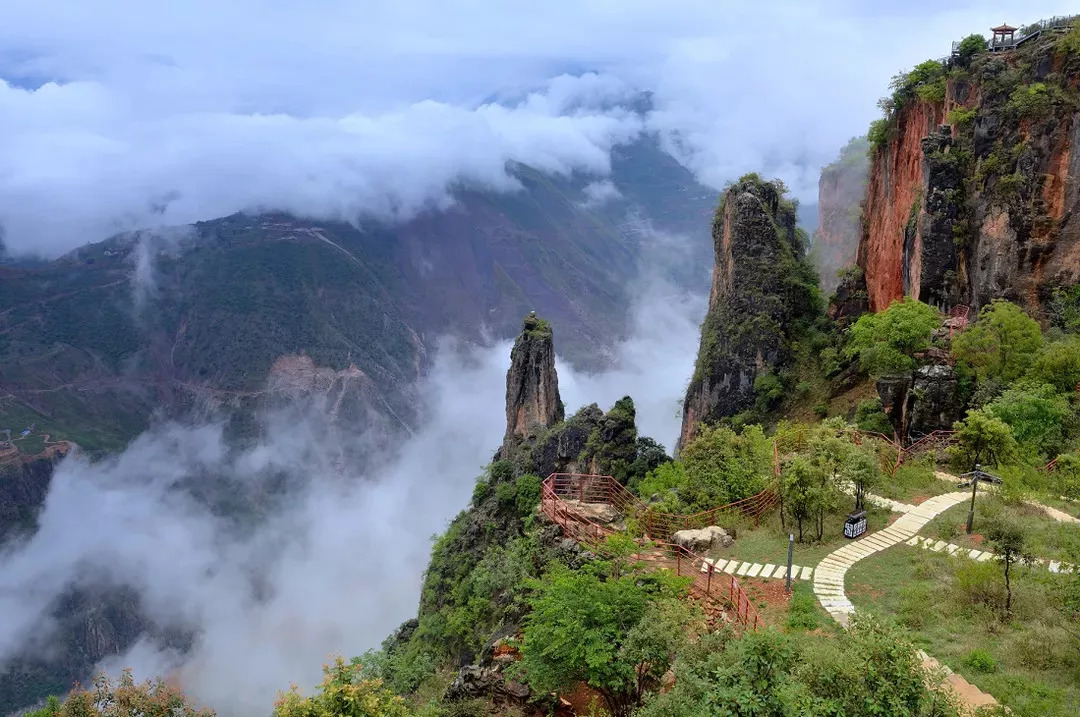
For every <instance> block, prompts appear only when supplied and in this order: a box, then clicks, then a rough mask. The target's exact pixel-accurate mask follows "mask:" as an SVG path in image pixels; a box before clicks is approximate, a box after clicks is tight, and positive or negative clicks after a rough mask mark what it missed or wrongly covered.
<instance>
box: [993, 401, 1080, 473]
mask: <svg viewBox="0 0 1080 717" xmlns="http://www.w3.org/2000/svg"><path fill="white" fill-rule="evenodd" d="M986 410H988V411H989V412H990V413H991V414H993V415H994V416H996V417H998V418H1000V419H1001V420H1002V421H1004V422H1005V423H1007V424H1008V425H1009V428H1010V429H1012V434H1013V437H1014V438H1016V441H1017V443H1018V444H1019V445H1020V447H1021V448H1022V449H1023V450H1024V452H1025V454H1027V455H1029V456H1036V455H1037V456H1042V457H1046V456H1050V455H1056V454H1057V452H1058V451H1059V450H1060V449H1061V447H1062V443H1063V441H1064V439H1065V435H1066V433H1067V432H1068V431H1069V429H1070V428H1071V427H1072V424H1073V423H1074V418H1075V417H1074V414H1073V410H1072V407H1071V406H1070V405H1069V401H1068V399H1066V398H1065V397H1064V396H1062V395H1060V394H1058V393H1057V392H1056V391H1055V390H1054V387H1053V386H1050V385H1049V384H1045V383H1021V384H1014V385H1013V387H1012V388H1009V389H1007V390H1006V391H1005V392H1004V393H1002V394H1001V395H1000V396H998V397H997V398H995V399H994V400H993V401H991V402H990V403H989V404H987V406H986Z"/></svg>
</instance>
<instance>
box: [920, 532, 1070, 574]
mask: <svg viewBox="0 0 1080 717" xmlns="http://www.w3.org/2000/svg"><path fill="white" fill-rule="evenodd" d="M906 542H907V544H908V545H914V546H917V547H920V548H922V549H923V550H932V551H934V552H935V553H940V552H943V551H944V552H945V553H947V554H949V555H958V556H966V557H968V558H971V559H972V560H978V561H979V562H980V563H985V562H986V561H987V560H992V559H993V557H994V553H993V551H990V550H985V551H983V550H969V549H967V548H962V547H960V546H959V545H955V544H953V543H946V542H945V541H944V540H934V539H933V538H924V537H922V536H921V535H916V536H915V537H914V538H912V539H911V540H908V541H906ZM1033 565H1038V566H1039V567H1045V568H1046V569H1047V570H1049V571H1050V572H1052V573H1071V572H1073V571H1074V570H1075V569H1076V568H1075V566H1073V565H1071V564H1069V563H1063V562H1061V561H1060V560H1047V559H1046V558H1036V559H1035V562H1034V563H1033Z"/></svg>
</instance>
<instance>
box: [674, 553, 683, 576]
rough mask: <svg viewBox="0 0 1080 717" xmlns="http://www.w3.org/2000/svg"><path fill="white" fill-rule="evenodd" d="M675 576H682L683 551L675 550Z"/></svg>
mask: <svg viewBox="0 0 1080 717" xmlns="http://www.w3.org/2000/svg"><path fill="white" fill-rule="evenodd" d="M675 574H676V575H682V551H681V550H679V549H678V548H676V549H675Z"/></svg>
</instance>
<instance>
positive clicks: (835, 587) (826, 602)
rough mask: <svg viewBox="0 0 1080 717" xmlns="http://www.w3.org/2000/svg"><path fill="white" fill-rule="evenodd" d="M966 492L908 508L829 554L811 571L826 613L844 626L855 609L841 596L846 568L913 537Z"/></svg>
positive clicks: (815, 592)
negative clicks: (883, 526)
mask: <svg viewBox="0 0 1080 717" xmlns="http://www.w3.org/2000/svg"><path fill="white" fill-rule="evenodd" d="M968 497H969V496H968V493H966V492H957V493H946V494H944V495H939V496H936V497H934V498H931V499H930V500H928V501H926V502H924V503H922V504H920V505H916V506H911V507H910V508H909V509H908V510H906V511H905V512H904V514H903V515H901V516H900V518H898V519H897V521H896V522H895V523H893V524H892V525H890V526H889V527H887V528H885V529H884V530H878V531H876V532H873V533H871V534H869V535H868V536H866V537H865V538H862V539H860V540H856V541H855V542H853V543H848V544H847V545H845V546H844V547H842V548H839V549H838V550H834V551H833V552H831V553H829V554H828V555H827V556H825V558H824V559H823V560H822V561H821V562H820V563H818V565H817V567H816V568H814V594H815V595H817V599H818V602H820V603H821V606H822V607H823V608H825V610H826V612H828V613H829V614H830V615H832V616H833V618H834V619H835V620H836V621H837V622H839V623H840V624H841V625H843V626H844V627H847V624H848V618H850V617H851V613H853V612H855V607H854V606H853V605H852V604H851V601H850V600H848V597H847V595H846V594H845V593H844V577H845V576H846V575H847V571H848V569H849V568H850V567H851V566H852V565H854V564H855V563H857V562H859V561H860V560H862V559H863V558H868V557H870V556H871V555H873V554H874V553H877V552H879V551H882V550H884V549H885V548H890V547H892V546H894V545H896V544H897V543H902V542H904V541H905V540H910V539H911V538H913V537H915V534H916V533H918V532H919V530H921V529H922V528H923V526H925V525H926V524H927V523H929V522H930V521H931V520H933V519H934V518H935V517H937V516H938V515H940V514H941V513H943V512H944V511H946V510H948V509H949V508H951V507H953V506H954V505H957V504H959V503H963V502H964V500H966V499H967V498H968Z"/></svg>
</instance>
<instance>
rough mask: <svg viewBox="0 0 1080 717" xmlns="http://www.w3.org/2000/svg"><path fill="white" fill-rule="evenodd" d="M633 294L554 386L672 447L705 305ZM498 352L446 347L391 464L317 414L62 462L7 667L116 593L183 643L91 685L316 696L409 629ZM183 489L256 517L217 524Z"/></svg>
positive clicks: (0, 632) (230, 706)
mask: <svg viewBox="0 0 1080 717" xmlns="http://www.w3.org/2000/svg"><path fill="white" fill-rule="evenodd" d="M665 240H666V241H675V238H673V237H666V238H665ZM637 294H638V296H639V297H640V298H639V303H638V305H637V306H636V307H634V309H633V311H632V315H633V317H634V321H633V322H632V326H633V331H632V335H631V336H630V337H629V338H628V339H627V340H626V341H625V342H623V343H621V344H619V345H617V346H615V347H614V348H613V359H614V363H615V365H616V367H617V368H615V369H613V370H612V371H609V372H606V373H601V374H588V375H586V374H579V373H577V372H575V371H574V370H573V369H572V368H571V367H570V366H568V365H566V364H564V363H563V362H562V361H561V360H560V361H559V366H558V370H559V377H560V386H561V389H562V393H563V398H564V400H565V402H566V404H567V408H568V409H569V410H570V411H574V410H576V409H577V408H578V407H580V406H581V405H584V404H586V403H592V402H598V403H600V404H601V405H602V406H603V407H604V408H605V409H606V408H608V407H610V405H611V404H612V403H614V401H615V400H616V399H618V398H620V397H621V396H623V395H627V394H629V395H631V396H633V397H634V399H635V401H636V403H637V407H638V422H639V426H640V428H641V430H642V432H643V433H646V434H648V435H652V436H654V437H656V438H658V439H660V440H661V441H663V442H665V443H666V444H667V445H668V446H669V447H670V442H671V441H673V440H674V438H675V436H676V434H677V431H678V420H679V419H678V400H679V399H680V398H681V395H682V392H683V390H684V386H685V380H686V377H687V376H688V375H689V369H690V366H691V364H692V361H693V355H694V351H695V349H696V342H697V330H698V321H699V319H700V317H701V315H702V313H703V311H704V303H705V302H704V298H703V297H693V296H688V295H684V294H682V293H681V292H679V291H678V290H675V289H671V288H670V287H666V286H665V285H663V284H662V283H660V282H654V283H652V284H650V285H649V286H647V287H644V288H642V290H641V291H639V292H637ZM557 340H558V339H557V331H556V342H557ZM509 354H510V344H509V343H508V342H499V343H495V344H493V345H490V346H484V347H481V346H472V345H461V344H459V343H456V342H454V341H452V340H446V341H443V342H442V343H441V344H440V345H439V348H438V350H437V352H436V359H435V361H434V363H433V367H432V370H431V372H430V374H429V375H428V376H427V377H426V378H425V379H424V383H423V386H422V387H421V390H420V394H421V395H423V396H425V397H426V400H427V403H426V406H425V416H426V420H425V422H424V423H423V425H422V426H420V427H419V429H418V430H417V431H416V433H415V435H413V436H412V437H410V438H408V439H404V440H403V443H402V445H401V446H400V451H399V452H398V453H397V454H396V456H394V457H393V458H392V459H391V460H389V461H388V462H387V463H385V464H379V465H365V466H357V465H351V464H349V463H347V462H346V463H345V464H344V465H343V464H342V460H341V455H342V451H341V450H340V448H341V446H342V445H343V444H349V443H355V442H357V441H362V440H363V435H362V434H361V433H354V432H350V431H347V430H344V429H341V428H339V427H335V426H333V425H329V424H327V422H326V421H325V420H323V418H322V417H321V414H320V413H319V411H318V406H314V407H312V410H311V411H310V412H306V413H298V412H297V411H296V410H295V409H294V410H289V411H286V412H282V413H278V414H273V415H270V416H266V417H264V426H265V437H264V438H263V439H261V440H260V441H259V443H258V444H257V445H254V446H251V447H248V448H245V449H243V450H237V449H234V448H230V447H229V446H228V445H227V443H226V441H225V439H224V438H223V433H222V426H220V425H217V424H208V425H198V426H191V425H183V424H179V423H168V424H163V425H159V426H157V427H155V428H154V429H152V430H150V431H148V432H147V433H146V434H144V435H142V436H141V437H139V438H138V439H137V440H135V441H134V442H133V443H132V444H131V445H130V446H129V447H128V449H127V450H126V451H124V453H122V454H120V455H118V456H115V457H112V458H108V459H106V460H103V461H100V462H96V463H92V462H89V461H88V460H87V459H85V458H84V457H82V456H79V455H72V456H69V457H68V458H67V459H65V460H64V461H63V462H62V463H61V464H60V465H59V466H58V468H57V470H56V473H55V475H54V477H53V481H52V485H51V488H50V491H49V494H48V497H47V499H46V503H45V506H44V509H43V511H42V514H41V516H40V528H39V530H38V531H37V533H36V534H35V535H34V536H33V537H32V538H31V539H30V540H29V541H28V542H26V543H24V544H21V545H19V546H15V547H13V548H12V549H10V550H8V551H7V552H3V553H0V614H2V615H4V620H3V621H0V669H2V668H3V664H4V662H5V661H6V660H7V659H9V658H10V657H12V656H13V655H15V654H18V653H19V652H21V651H24V650H27V649H35V650H45V649H47V648H48V646H49V644H50V635H51V628H52V627H55V626H54V625H52V622H51V617H50V614H51V609H52V608H53V604H54V600H55V599H56V598H57V597H58V596H60V595H61V594H63V593H64V592H65V591H66V590H69V589H70V588H72V587H73V586H77V587H83V588H86V587H103V586H105V587H107V586H126V587H128V588H130V589H132V590H134V592H135V593H136V594H137V595H138V596H139V601H140V605H141V608H142V610H143V611H144V612H145V614H146V615H147V616H148V617H149V618H150V619H152V620H153V621H154V622H155V623H156V624H158V625H160V626H174V627H179V628H181V629H183V630H186V631H189V632H192V633H193V634H194V635H195V639H194V643H193V645H192V647H191V649H190V650H189V651H187V652H186V653H185V654H179V653H177V652H175V651H172V650H170V649H164V648H163V647H162V646H161V645H159V644H156V643H155V642H154V641H153V640H152V639H151V638H149V637H146V638H144V639H142V640H141V641H140V642H138V643H137V644H135V645H134V646H133V647H132V648H131V649H130V650H129V651H128V652H127V653H126V654H124V655H120V656H116V657H113V658H109V659H107V660H105V661H104V662H103V663H102V665H101V667H102V668H105V669H108V670H110V671H114V672H115V671H118V670H119V669H120V668H122V667H132V668H134V670H135V673H136V677H138V678H142V677H150V676H153V675H159V674H160V675H169V676H171V677H173V678H175V679H176V680H177V681H178V682H179V683H180V684H181V685H182V686H183V687H184V689H185V690H186V691H187V692H189V694H190V695H191V696H192V697H194V698H195V699H197V700H199V701H200V702H202V703H203V704H206V705H209V706H212V707H214V708H215V709H217V710H218V713H219V714H229V715H237V716H238V717H248V716H249V715H251V716H254V715H263V714H266V713H267V712H268V711H269V709H270V706H271V704H272V702H273V699H274V696H275V695H276V693H277V691H279V690H284V689H287V688H288V686H289V684H290V683H292V682H296V683H299V684H301V685H303V686H305V687H311V686H312V685H314V684H315V683H317V682H318V678H319V670H320V665H321V664H322V663H323V662H324V661H325V659H326V657H327V655H328V654H330V653H332V652H341V653H343V654H346V655H356V654H360V653H362V652H363V651H364V650H366V649H368V648H371V647H377V646H378V644H379V643H380V642H381V641H382V640H383V639H384V638H385V637H386V636H387V635H388V634H389V632H390V631H391V630H392V629H393V628H395V627H396V626H397V625H398V624H400V623H401V622H402V621H403V620H405V619H407V618H409V617H412V616H414V615H415V611H416V606H417V603H418V598H419V590H420V583H421V579H422V573H423V570H424V568H425V567H426V565H427V560H428V557H429V551H430V547H431V544H430V536H431V535H432V534H434V533H438V532H441V531H442V530H443V529H444V527H445V526H446V523H447V521H448V520H449V519H451V518H452V517H453V515H454V514H455V513H456V512H457V511H458V510H460V509H461V508H463V507H465V506H466V505H467V503H468V500H469V496H470V495H471V492H472V488H473V485H474V480H475V478H476V477H477V476H478V475H479V474H480V473H481V470H482V467H483V466H484V465H485V464H486V463H487V462H488V461H489V460H490V459H491V455H492V452H493V451H494V449H495V448H496V447H497V446H498V444H499V443H500V442H501V438H502V434H503V431H504V429H505V424H504V418H505V413H504V410H503V408H504V395H505V393H504V391H505V377H506V370H507V368H508V366H509ZM192 485H194V486H196V488H197V490H196V492H197V493H199V494H200V495H202V496H205V495H207V494H208V493H209V494H211V495H225V496H229V497H230V500H232V501H233V502H234V503H235V502H236V501H237V500H239V501H240V502H241V504H243V505H245V506H255V512H256V513H261V514H263V515H261V517H259V518H258V519H251V518H245V517H243V516H237V515H235V514H234V513H229V512H223V511H220V510H218V511H212V510H209V509H208V508H207V507H206V503H205V501H204V500H196V499H195V498H193V497H192V491H191V490H189V489H190V487H191V486H192ZM270 486H278V487H277V488H275V489H273V490H270V488H269V487H270ZM282 486H284V487H282ZM245 513H246V511H245Z"/></svg>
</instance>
